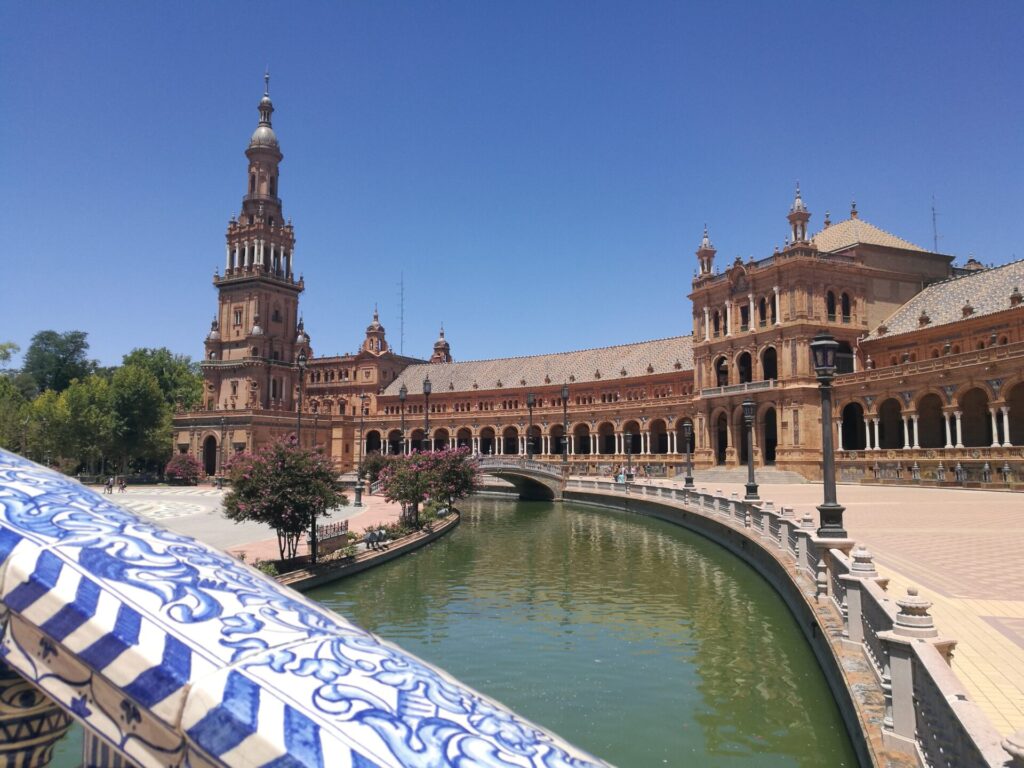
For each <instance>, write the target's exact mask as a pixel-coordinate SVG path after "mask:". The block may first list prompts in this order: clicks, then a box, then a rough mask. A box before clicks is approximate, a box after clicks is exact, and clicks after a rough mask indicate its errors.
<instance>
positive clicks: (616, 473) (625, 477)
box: [612, 464, 651, 483]
mask: <svg viewBox="0 0 1024 768" xmlns="http://www.w3.org/2000/svg"><path fill="white" fill-rule="evenodd" d="M628 469H629V468H628V467H627V466H625V465H623V464H619V465H618V466H617V467H615V469H613V470H612V478H613V479H614V480H615V482H617V483H625V482H626V481H630V482H632V481H633V480H634V479H635V478H640V479H643V478H646V477H650V475H651V465H650V464H646V465H645V464H636V465H634V466H633V468H632V470H631V471H632V474H629V471H627V470H628Z"/></svg>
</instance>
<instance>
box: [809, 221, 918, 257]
mask: <svg viewBox="0 0 1024 768" xmlns="http://www.w3.org/2000/svg"><path fill="white" fill-rule="evenodd" d="M811 242H812V243H814V244H815V245H816V246H817V247H818V250H819V251H824V252H826V253H831V252H834V251H841V250H843V249H844V248H849V247H850V246H851V245H857V244H863V245H881V246H885V247H886V248H902V249H903V250H905V251H924V248H921V247H919V246H917V245H914V244H913V243H911V242H910V241H908V240H904V239H903V238H902V237H896V235H894V234H891V233H889V232H886V231H885V230H884V229H879V228H878V227H876V226H875V225H874V224H868V223H867V222H866V221H864V219H860V218H857V219H854V218H850V219H846V220H845V221H839V222H836V223H835V224H831V225H829V226H827V227H825V228H824V229H823V230H821V231H820V232H819V233H818V234H816V235H815V236H814V237H812V238H811Z"/></svg>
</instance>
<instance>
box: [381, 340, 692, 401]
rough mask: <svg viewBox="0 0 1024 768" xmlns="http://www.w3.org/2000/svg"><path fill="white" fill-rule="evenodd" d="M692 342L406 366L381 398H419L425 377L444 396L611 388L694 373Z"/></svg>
mask: <svg viewBox="0 0 1024 768" xmlns="http://www.w3.org/2000/svg"><path fill="white" fill-rule="evenodd" d="M692 341H693V340H692V338H691V337H690V336H675V337H673V338H670V339H656V340H654V341H640V342H636V343H634V344H620V345H618V346H614V347H601V348H599V349H583V350H578V351H576V352H558V353H555V354H551V355H531V356H530V357H505V358H499V359H497V360H473V361H469V362H464V363H427V364H424V365H410V366H409V367H408V368H406V369H405V370H404V371H402V373H401V374H400V375H399V376H398V378H396V379H395V380H394V381H392V382H391V384H390V385H389V386H388V388H387V389H386V390H385V391H384V394H385V395H397V394H398V390H399V389H400V388H401V387H402V384H405V386H406V388H407V389H408V391H409V394H410V395H420V394H422V393H423V379H424V377H425V376H427V375H429V376H430V382H431V384H432V385H433V386H432V391H433V392H434V393H435V394H442V393H444V392H473V391H475V390H477V389H480V390H491V389H516V388H520V387H543V386H550V385H558V384H562V383H563V382H566V381H568V382H569V383H570V384H571V383H573V382H574V381H575V382H576V383H587V384H591V383H594V382H608V383H610V382H615V381H618V380H619V379H622V378H629V377H636V376H649V375H651V374H652V373H653V374H659V373H672V372H673V371H689V370H693V346H692ZM677 366H678V367H677ZM598 371H600V373H601V376H600V378H598V377H597V376H596V375H595V374H596V373H597V372H598ZM623 371H625V375H623V373H622V372H623ZM498 382H501V383H500V384H499V383H498ZM523 382H525V384H524V383H523ZM474 384H476V386H475V387H474V386H473V385H474Z"/></svg>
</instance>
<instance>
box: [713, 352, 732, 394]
mask: <svg viewBox="0 0 1024 768" xmlns="http://www.w3.org/2000/svg"><path fill="white" fill-rule="evenodd" d="M728 383H729V364H728V363H727V362H726V361H725V358H724V357H720V358H718V359H717V360H716V361H715V386H717V387H724V386H726V385H727V384H728Z"/></svg>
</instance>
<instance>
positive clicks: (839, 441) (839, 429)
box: [835, 419, 846, 451]
mask: <svg viewBox="0 0 1024 768" xmlns="http://www.w3.org/2000/svg"><path fill="white" fill-rule="evenodd" d="M835 422H836V445H838V446H839V448H838V449H837V450H840V451H845V450H846V447H845V446H844V445H843V420H842V419H836V420H835Z"/></svg>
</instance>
